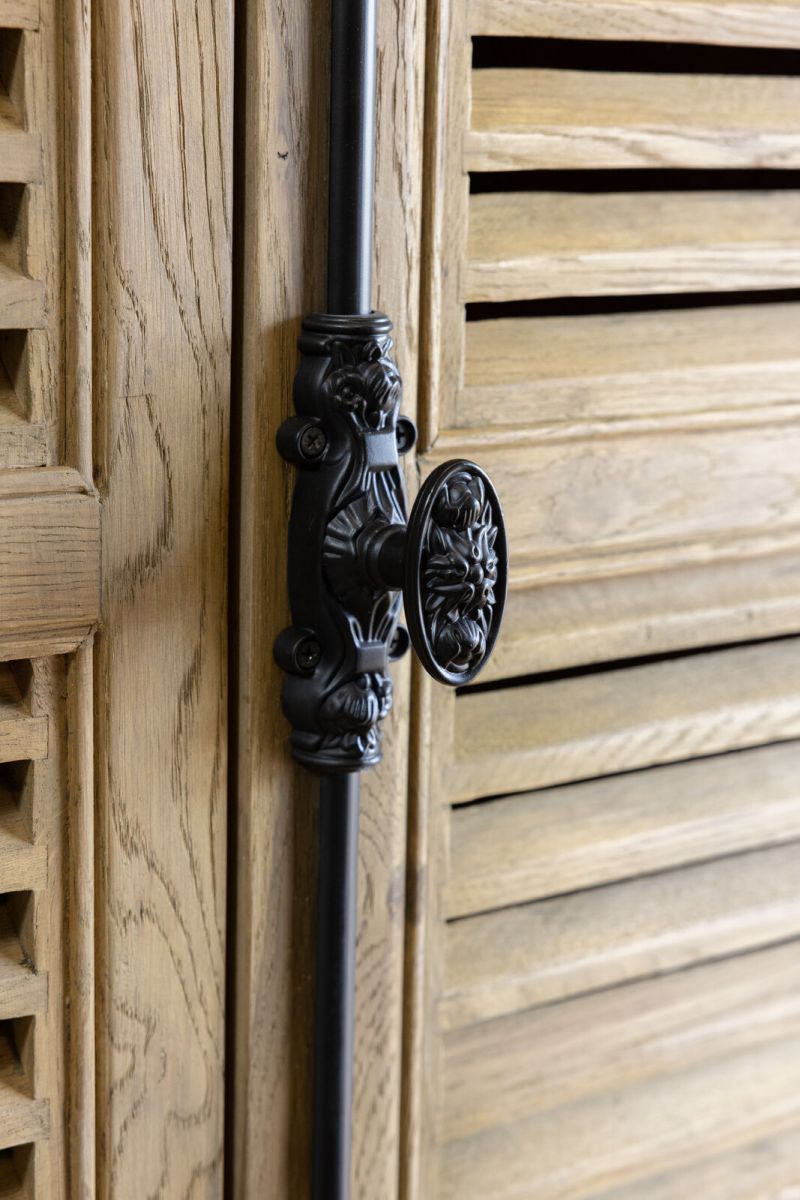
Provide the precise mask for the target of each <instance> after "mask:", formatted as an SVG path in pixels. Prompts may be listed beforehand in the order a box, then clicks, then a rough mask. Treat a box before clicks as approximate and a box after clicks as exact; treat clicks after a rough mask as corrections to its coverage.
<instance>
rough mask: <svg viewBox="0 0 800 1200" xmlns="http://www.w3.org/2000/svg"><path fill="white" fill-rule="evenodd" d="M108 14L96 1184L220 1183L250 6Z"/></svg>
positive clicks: (99, 134)
mask: <svg viewBox="0 0 800 1200" xmlns="http://www.w3.org/2000/svg"><path fill="white" fill-rule="evenodd" d="M93 26H94V33H93V49H94V101H95V105H94V112H95V140H94V173H95V174H94V201H95V211H96V212H102V214H103V219H102V221H100V222H99V223H98V225H97V226H96V228H95V239H94V244H95V263H94V283H95V293H94V348H95V364H94V367H95V371H94V378H95V391H94V396H95V418H96V419H95V453H96V480H97V484H98V489H99V491H100V493H101V496H102V500H103V503H102V513H103V526H102V532H103V573H102V578H103V622H102V632H101V633H100V635H99V637H98V639H97V642H96V656H95V730H96V748H95V762H96V764H97V766H98V771H97V777H96V796H97V807H96V818H97V826H96V833H97V858H96V868H97V877H96V906H95V912H96V914H97V919H98V925H97V943H96V944H97V959H98V961H97V979H98V996H97V1047H98V1071H97V1130H98V1163H97V1178H98V1183H97V1193H98V1196H99V1197H102V1198H107V1197H111V1196H113V1198H114V1200H128V1198H131V1200H132V1198H134V1197H135V1198H136V1200H139V1197H141V1196H143V1195H158V1194H161V1195H174V1196H188V1195H191V1196H192V1197H193V1198H194V1200H199V1198H200V1197H209V1198H211V1197H215V1198H216V1197H219V1196H220V1195H221V1192H222V1174H223V1164H222V1158H223V1108H224V1061H225V1046H224V1037H225V1031H224V994H225V895H226V824H227V813H226V770H227V763H226V747H227V729H226V726H227V681H226V665H227V646H226V588H227V581H226V551H227V515H228V514H227V509H228V504H227V496H228V472H227V463H228V422H229V397H230V329H231V282H230V281H231V233H230V222H231V155H232V87H231V78H232V67H233V55H232V5H231V4H230V3H227V2H223V3H219V2H214V3H211V2H210V0H201V2H200V3H198V4H188V3H184V2H179V3H177V4H176V5H175V6H174V7H173V8H172V9H171V10H170V14H169V18H168V20H166V21H165V14H164V12H163V11H162V10H161V9H158V10H156V9H155V8H153V7H148V6H142V5H141V4H139V3H138V0H130V3H123V4H119V3H100V4H99V5H95V6H94V7H93ZM121 147H130V148H133V147H136V150H135V151H134V150H133V149H131V152H130V153H121V152H120V148H121Z"/></svg>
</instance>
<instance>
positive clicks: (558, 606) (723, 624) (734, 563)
mask: <svg viewBox="0 0 800 1200" xmlns="http://www.w3.org/2000/svg"><path fill="white" fill-rule="evenodd" d="M664 565H665V564H664V561H663V560H662V569H658V568H656V569H655V570H649V571H648V570H645V571H642V572H640V573H637V574H623V575H617V576H605V577H603V578H594V579H592V578H589V579H574V578H572V579H569V580H567V581H565V582H562V583H554V584H550V585H547V586H544V587H529V588H525V587H521V588H514V589H513V590H512V591H511V592H510V593H509V596H508V600H507V603H506V611H505V616H504V621H503V628H502V630H501V632H500V637H499V639H498V642H497V645H496V647H495V650H494V654H493V655H492V657H491V659H490V660H489V662H488V664H487V666H486V669H485V671H484V673H483V675H482V676H481V678H482V679H483V680H485V681H487V682H488V681H489V680H498V679H508V678H512V677H514V676H520V675H530V674H534V673H536V672H539V671H550V670H558V669H560V668H563V667H574V666H579V665H581V664H586V663H596V662H604V661H605V662H608V661H611V660H615V659H622V658H627V657H630V656H633V657H636V656H637V655H649V654H663V653H665V652H667V651H670V650H681V649H692V648H696V647H700V646H713V645H714V644H717V643H721V642H737V641H746V640H748V639H750V638H765V637H771V636H775V635H777V634H787V633H794V632H795V631H796V630H797V629H798V628H800V558H799V557H798V554H797V550H796V549H792V548H791V547H790V546H789V547H787V548H786V550H785V552H783V553H782V554H770V555H761V556H758V555H756V556H747V557H742V558H733V557H732V558H727V557H724V556H722V557H716V558H714V559H712V560H711V561H710V562H708V563H705V564H697V565H687V566H684V567H681V568H679V569H678V568H669V569H663V567H664Z"/></svg>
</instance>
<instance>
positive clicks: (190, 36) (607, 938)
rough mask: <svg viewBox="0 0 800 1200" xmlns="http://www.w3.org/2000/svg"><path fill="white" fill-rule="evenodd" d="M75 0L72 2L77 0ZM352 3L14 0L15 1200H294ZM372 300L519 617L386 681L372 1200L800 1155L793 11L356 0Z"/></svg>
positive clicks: (1, 182) (0, 796)
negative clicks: (306, 728)
mask: <svg viewBox="0 0 800 1200" xmlns="http://www.w3.org/2000/svg"><path fill="white" fill-rule="evenodd" d="M90 10H91V11H90ZM327 15H328V14H327V6H326V5H324V4H322V3H321V2H320V3H317V0H312V3H311V4H309V5H300V4H296V3H292V2H287V3H285V2H284V0H246V2H245V3H242V4H237V5H236V6H235V17H236V23H235V24H234V5H233V3H231V2H224V3H220V2H219V0H200V2H199V3H197V4H192V5H189V4H188V3H185V2H184V0H176V2H175V3H174V4H173V5H172V6H171V7H170V8H169V9H168V10H167V9H162V8H161V7H159V6H156V5H150V6H147V5H144V6H142V5H141V4H138V3H133V2H128V0H125V2H113V3H112V0H98V3H95V4H94V5H91V6H87V5H85V4H83V3H81V0H0V1195H2V1196H8V1197H9V1198H12V1197H13V1198H15V1200H16V1198H17V1197H18V1198H19V1200H62V1198H63V1200H92V1198H93V1197H97V1198H98V1200H140V1198H141V1197H143V1196H148V1197H164V1198H165V1200H173V1198H174V1200H177V1198H178V1197H184V1196H185V1197H191V1198H192V1200H199V1198H200V1197H204V1198H206V1197H207V1198H208V1200H212V1198H213V1200H223V1197H227V1198H228V1200H232V1198H235V1200H250V1198H253V1200H255V1198H256V1197H258V1200H261V1198H262V1197H267V1200H285V1198H291V1200H301V1198H302V1197H304V1196H305V1195H306V1194H307V1189H308V1161H309V1144H310V1136H311V1134H310V1120H311V1116H310V1114H311V1099H310V1081H311V1074H310V1064H311V1037H312V1011H311V1010H312V1004H311V1001H312V983H313V980H312V964H313V938H314V927H313V911H314V869H313V865H314V850H315V837H316V797H315V788H314V785H313V781H312V780H311V778H310V776H308V775H305V774H304V773H303V772H302V771H301V770H300V769H299V768H296V767H295V766H294V765H292V763H291V761H290V758H289V755H288V753H287V744H286V743H287V732H288V731H287V726H286V724H285V722H284V720H283V717H282V715H281V710H280V673H279V671H278V668H277V666H276V665H275V663H274V661H273V658H272V643H273V640H274V637H275V635H276V634H277V633H278V631H279V630H281V629H282V628H283V627H284V626H285V625H286V623H287V620H288V613H287V603H286V588H285V576H286V540H287V517H288V506H289V503H290V497H291V488H292V478H291V474H290V471H289V469H288V468H287V467H286V465H285V464H284V463H283V461H282V460H281V459H280V458H279V456H278V454H277V453H276V450H275V446H274V439H275V433H276V430H277V428H278V426H279V425H280V423H281V421H282V420H283V419H284V418H285V417H286V416H287V415H288V414H289V413H290V412H291V410H292V398H291V386H292V379H293V376H294V371H295V367H296V363H297V355H296V338H297V334H298V331H299V324H300V318H301V317H302V315H303V314H305V313H308V312H311V311H313V310H314V309H315V308H318V307H319V306H320V305H321V303H322V289H323V284H324V255H325V246H324V229H325V219H324V214H325V188H326V169H327V168H326V110H327V82H328V81H327V37H326V33H325V30H326V28H327ZM378 40H379V56H378V125H379V138H378V147H377V158H376V213H377V227H376V254H375V303H376V306H377V307H379V308H380V309H382V310H384V311H386V312H387V313H388V314H389V315H390V316H391V318H392V319H393V321H394V324H395V334H394V336H395V351H394V354H395V357H396V360H397V363H398V366H399V368H400V371H401V373H402V376H403V379H404V389H405V396H404V402H403V407H404V412H405V413H406V414H407V415H409V416H413V417H415V419H416V421H417V424H418V427H419V440H418V443H417V447H416V453H415V454H411V455H409V456H408V458H407V459H406V463H407V468H408V471H407V474H408V483H409V488H410V490H411V491H412V492H413V491H414V490H415V489H416V487H417V485H418V483H419V481H420V480H422V479H424V478H425V477H427V476H428V475H429V474H430V472H431V471H432V470H434V469H435V468H436V467H437V466H438V465H439V464H441V463H442V462H443V461H445V460H447V459H449V458H454V457H458V456H464V457H466V458H469V459H473V458H474V459H476V460H477V461H478V462H480V463H482V464H483V465H484V466H486V467H487V469H488V470H489V472H490V474H491V475H492V476H493V478H494V480H495V482H496V484H497V487H498V490H499V492H500V494H501V496H502V498H503V500H504V505H505V512H506V519H507V525H508V530H509V538H510V545H511V566H510V585H511V586H510V592H509V598H508V605H507V615H506V622H505V626H504V630H503V633H502V636H501V639H500V641H499V642H498V644H497V648H496V652H495V654H494V657H493V658H492V660H491V662H490V664H489V666H488V667H487V670H486V671H485V673H484V674H483V675H482V676H481V678H480V680H479V681H478V682H477V683H476V684H475V685H474V686H471V687H468V688H465V689H460V690H459V691H458V692H456V693H449V692H445V691H444V690H442V689H441V688H440V687H439V686H438V685H436V684H433V683H432V682H430V681H429V680H428V679H427V678H425V677H424V676H423V674H422V672H421V671H420V670H419V668H418V666H417V665H415V664H413V663H412V662H411V661H410V660H409V659H406V660H404V661H402V662H401V663H398V664H397V665H396V666H395V667H393V675H394V687H395V708H394V714H393V716H392V718H391V722H390V723H389V724H388V726H387V730H386V736H385V739H384V759H383V763H382V764H381V766H380V767H378V768H376V769H375V770H373V771H372V772H370V773H369V775H368V776H367V777H366V778H365V784H364V799H363V813H362V832H361V842H360V910H359V944H358V979H357V1005H356V1006H357V1016H356V1045H357V1051H356V1064H355V1113H354V1118H355V1120H354V1153H353V1195H354V1200H355V1198H357V1200H451V1198H453V1200H455V1198H456V1197H457V1198H458V1200H470V1198H472V1197H475V1198H476V1200H477V1198H480V1200H511V1198H512V1197H514V1198H515V1200H522V1198H523V1197H525V1198H530V1200H645V1197H646V1198H647V1200H687V1197H703V1198H704V1200H705V1198H708V1200H755V1198H756V1197H763V1198H766V1197H770V1200H788V1198H789V1196H791V1195H793V1194H794V1191H796V1190H797V1188H798V1187H800V1101H799V1100H798V1097H800V1007H799V1006H798V1000H797V995H798V986H799V985H800V956H799V952H798V945H800V941H799V940H798V939H800V882H798V881H800V851H799V850H798V847H800V749H799V747H800V484H799V483H798V480H799V479H800V474H799V473H798V462H800V388H799V387H798V382H799V381H800V221H799V220H798V217H800V187H798V186H797V171H798V168H800V126H798V120H797V117H796V113H797V109H798V101H799V100H800V60H798V57H797V55H798V51H800V4H798V3H795V2H794V0H782V2H778V0H775V2H774V3H773V0H760V2H759V3H751V4H749V5H748V4H747V3H730V2H728V0H658V2H657V3H656V2H652V3H651V2H650V0H431V3H429V4H428V5H422V4H420V3H418V0H385V2H384V0H381V3H380V5H379V35H378Z"/></svg>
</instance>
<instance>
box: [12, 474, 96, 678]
mask: <svg viewBox="0 0 800 1200" xmlns="http://www.w3.org/2000/svg"><path fill="white" fill-rule="evenodd" d="M29 484H30V486H29ZM86 492H87V488H86V485H85V484H84V483H83V481H82V480H81V478H80V476H79V475H78V474H77V472H69V471H63V470H59V469H55V470H53V471H50V470H40V471H33V472H22V471H9V472H6V473H5V474H4V473H2V472H0V654H2V655H3V656H4V657H6V658H10V657H14V656H15V644H17V643H18V642H19V641H20V640H22V641H23V642H24V641H25V639H29V638H30V636H31V634H32V633H35V632H37V631H38V632H43V633H44V634H45V635H46V636H47V637H51V638H52V639H53V642H54V645H63V643H64V641H65V640H69V641H71V642H72V644H73V646H74V645H77V644H78V643H79V642H80V641H81V640H82V639H83V638H84V637H85V636H86V634H87V633H88V632H89V630H90V629H91V628H92V626H93V625H94V623H95V622H96V621H97V618H98V614H99V601H100V529H99V523H100V515H99V504H98V501H97V498H96V497H95V496H93V495H89V494H86ZM53 652H54V651H53Z"/></svg>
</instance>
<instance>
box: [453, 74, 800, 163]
mask: <svg viewBox="0 0 800 1200" xmlns="http://www.w3.org/2000/svg"><path fill="white" fill-rule="evenodd" d="M798 108H800V79H796V78H793V77H781V76H778V77H775V78H769V77H762V78H756V77H746V76H744V77H743V76H726V75H677V74H676V75H657V74H647V75H635V74H628V73H626V72H615V73H613V74H612V73H609V74H605V73H603V72H600V71H567V70H562V71H558V70H556V71H552V70H520V69H511V70H480V71H474V72H473V75H472V127H471V129H470V131H469V132H468V133H467V135H466V140H465V166H466V167H467V169H468V170H470V171H513V170H553V169H561V170H565V169H566V170H570V169H585V168H617V169H625V168H631V167H651V168H652V167H672V168H675V167H683V168H696V167H700V168H711V167H716V168H731V167H736V168H744V167H748V168H763V167H771V168H796V167H798V166H800V139H799V138H798V136H797V120H796V115H795V114H796V113H797V110H798Z"/></svg>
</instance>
